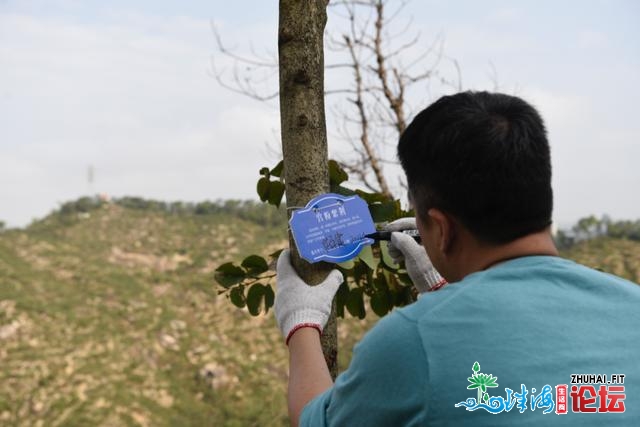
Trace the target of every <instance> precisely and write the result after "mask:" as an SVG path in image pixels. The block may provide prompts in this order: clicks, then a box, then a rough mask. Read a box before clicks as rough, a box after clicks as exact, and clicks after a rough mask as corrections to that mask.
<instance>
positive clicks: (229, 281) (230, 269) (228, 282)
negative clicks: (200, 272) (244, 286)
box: [214, 262, 247, 288]
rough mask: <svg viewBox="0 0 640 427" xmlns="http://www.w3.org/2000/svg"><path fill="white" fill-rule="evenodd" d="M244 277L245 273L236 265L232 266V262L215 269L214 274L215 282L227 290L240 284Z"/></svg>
mask: <svg viewBox="0 0 640 427" xmlns="http://www.w3.org/2000/svg"><path fill="white" fill-rule="evenodd" d="M246 277H247V274H246V272H245V271H244V270H243V269H241V268H240V267H238V266H237V265H234V264H233V263H232V262H227V263H226V264H222V265H221V266H220V267H218V268H216V271H215V274H214V278H215V279H216V281H217V282H218V283H220V285H222V287H224V288H229V287H231V286H233V285H235V284H236V283H240V282H242V281H243V280H244V279H245V278H246Z"/></svg>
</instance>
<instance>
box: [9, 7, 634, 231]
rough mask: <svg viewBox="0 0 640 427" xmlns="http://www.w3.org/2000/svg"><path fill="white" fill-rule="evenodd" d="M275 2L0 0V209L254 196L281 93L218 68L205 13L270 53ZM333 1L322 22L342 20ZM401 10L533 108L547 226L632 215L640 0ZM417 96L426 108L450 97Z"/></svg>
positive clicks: (29, 213)
mask: <svg viewBox="0 0 640 427" xmlns="http://www.w3.org/2000/svg"><path fill="white" fill-rule="evenodd" d="M397 3H398V2H397V0H391V1H390V7H392V6H393V5H394V4H397ZM277 8H278V5H277V2H276V1H235V2H231V1H221V0H206V1H205V0H192V1H189V2H180V1H168V0H154V1H151V0H139V1H133V2H132V1H123V0H112V1H109V2H104V1H98V0H0V221H4V222H6V224H7V225H8V226H10V227H22V226H26V225H28V224H29V223H30V222H31V221H32V220H33V219H36V218H41V217H43V216H45V215H46V214H47V213H49V212H50V211H51V210H53V209H55V208H57V207H58V206H59V205H60V203H63V202H65V201H68V200H73V199H76V198H78V197H81V196H84V195H90V194H91V195H92V194H96V193H106V194H109V195H111V196H115V197H119V196H125V195H131V196H141V197H146V198H155V199H160V200H167V201H174V200H182V201H200V200H216V199H228V198H234V199H256V198H257V196H256V194H255V183H256V180H257V178H258V170H259V169H260V168H261V167H262V166H272V165H274V164H275V162H276V159H275V157H274V154H273V147H277V146H278V141H279V139H278V135H279V115H278V107H277V103H274V102H271V103H261V102H257V101H255V100H252V99H249V98H247V97H243V96H241V95H238V94H235V93H233V92H231V91H229V90H227V89H225V88H223V87H221V86H220V85H219V84H218V82H217V81H216V79H215V78H213V76H212V57H213V58H214V60H215V63H216V66H217V67H218V69H220V68H222V69H224V68H225V67H230V66H231V64H230V62H229V60H228V58H224V57H221V56H220V55H219V53H218V52H217V49H216V43H215V38H214V36H213V32H212V30H211V23H212V22H213V23H215V26H216V28H217V29H218V31H219V33H220V34H221V36H222V37H223V39H224V40H225V43H227V44H228V45H229V46H231V47H234V48H236V49H238V50H239V51H244V52H247V51H250V50H251V49H253V50H255V51H256V52H258V53H259V54H260V55H263V56H267V57H269V56H273V55H275V52H277V45H276V35H277V24H278V23H277V21H278V12H277ZM332 13H333V12H330V14H329V23H328V29H329V31H337V30H339V29H340V25H341V24H340V23H339V19H338V18H337V16H333V15H332ZM405 17H406V18H405ZM399 19H400V21H402V20H403V19H404V21H405V22H407V21H409V20H410V22H409V24H410V28H411V30H412V31H415V32H419V33H420V37H421V43H425V45H426V44H427V43H429V42H430V41H432V40H435V39H441V40H443V43H444V51H445V53H446V55H447V57H449V58H454V59H455V60H456V61H457V62H458V64H459V65H460V69H461V71H462V84H463V87H464V88H465V89H473V90H485V89H486V90H492V89H493V88H494V86H495V84H496V83H497V84H498V87H499V90H501V91H504V92H506V93H511V94H515V95H518V96H521V97H523V98H524V99H526V100H527V101H530V102H531V103H532V104H533V105H534V106H536V107H537V108H538V109H539V111H540V112H541V114H542V116H543V118H544V119H545V121H546V124H547V127H548V131H549V140H550V144H551V148H552V159H553V185H554V191H555V209H554V221H555V222H556V224H557V225H559V226H561V227H566V226H570V225H571V224H573V223H574V222H575V221H576V220H577V219H579V218H581V217H584V216H587V215H590V214H595V215H598V216H600V215H603V214H608V215H610V216H611V217H613V218H614V219H636V218H640V198H639V197H638V190H637V188H638V187H639V185H640V167H639V166H640V165H639V163H640V120H638V119H637V115H638V113H637V108H636V103H637V101H638V100H639V99H640V25H637V23H638V22H640V2H637V1H634V0H627V1H625V0H610V1H598V0H582V1H575V0H574V1H563V2H557V1H550V0H545V1H540V0H538V1H531V0H523V1H518V2H513V1H497V0H489V1H482V2H477V1H472V0H465V1H463V0H458V1H444V0H441V1H431V0H420V1H418V0H414V1H413V2H411V3H409V4H408V5H407V6H406V7H405V9H404V10H403V11H402V12H401V15H399ZM327 55H328V57H327V62H330V61H331V59H332V58H331V53H328V54H327ZM442 72H443V73H447V72H453V71H452V69H450V70H448V71H447V69H444V70H442ZM327 79H328V80H329V79H332V80H331V83H332V84H340V81H337V82H336V81H335V80H336V79H338V80H339V79H340V77H335V76H329V75H327ZM276 83H277V76H276V79H275V80H273V83H272V84H276ZM266 84H268V83H266ZM274 88H275V86H274ZM412 90H413V92H412V93H411V97H412V101H413V102H414V104H416V105H417V106H419V107H420V108H422V107H426V106H427V105H428V104H429V103H430V102H433V101H435V100H436V99H437V97H439V96H440V95H443V94H446V93H451V92H452V91H453V89H451V88H449V89H447V88H430V89H429V88H426V87H418V86H416V87H414V88H413V89H412ZM340 102H346V101H341V100H340V99H339V98H332V99H331V100H330V101H328V103H331V105H335V104H336V103H337V104H338V105H339V103H340ZM329 126H330V127H331V126H332V123H331V122H330V123H329ZM332 135H333V133H332V131H331V129H329V136H330V139H329V150H330V156H333V157H339V156H341V155H345V153H346V152H348V150H349V148H348V146H345V145H344V143H343V142H342V141H340V140H338V139H336V138H333V137H332ZM393 142H394V143H395V141H393ZM269 147H271V148H269ZM276 150H277V148H276ZM89 168H91V169H92V170H93V179H92V180H91V181H90V180H89V176H88V175H89V172H88V171H89ZM392 181H394V182H395V181H396V180H392Z"/></svg>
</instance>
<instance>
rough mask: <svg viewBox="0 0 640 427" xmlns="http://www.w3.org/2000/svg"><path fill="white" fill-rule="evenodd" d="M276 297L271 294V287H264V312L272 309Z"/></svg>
mask: <svg viewBox="0 0 640 427" xmlns="http://www.w3.org/2000/svg"><path fill="white" fill-rule="evenodd" d="M275 299H276V296H275V294H274V293H273V288H272V287H271V285H266V286H265V287H264V312H265V313H268V312H269V309H270V308H271V307H273V303H274V302H275Z"/></svg>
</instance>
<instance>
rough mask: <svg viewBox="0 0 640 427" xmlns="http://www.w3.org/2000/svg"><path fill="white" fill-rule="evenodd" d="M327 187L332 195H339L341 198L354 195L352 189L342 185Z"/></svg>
mask: <svg viewBox="0 0 640 427" xmlns="http://www.w3.org/2000/svg"><path fill="white" fill-rule="evenodd" d="M329 187H330V190H331V192H332V193H336V194H340V195H342V196H353V195H355V194H356V192H355V191H353V190H352V189H350V188H347V187H343V186H342V185H337V184H330V185H329Z"/></svg>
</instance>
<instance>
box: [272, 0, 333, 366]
mask: <svg viewBox="0 0 640 427" xmlns="http://www.w3.org/2000/svg"><path fill="white" fill-rule="evenodd" d="M327 3H328V1H326V0H280V19H279V28H278V58H279V72H280V127H281V134H282V153H283V157H284V173H285V175H284V176H285V183H286V196H287V208H288V212H289V214H291V212H292V210H293V209H296V208H300V207H303V206H305V205H306V204H307V202H308V201H309V200H310V199H311V198H313V197H315V196H317V195H319V194H322V193H327V192H328V191H329V168H328V151H327V130H326V124H325V113H324V50H323V39H324V27H325V24H326V22H327ZM289 246H290V247H291V249H292V251H291V257H292V262H293V265H294V267H295V269H296V270H297V271H298V274H300V277H302V279H304V281H305V282H307V283H308V284H310V285H316V284H318V283H320V282H322V281H323V280H324V279H325V277H326V276H327V274H328V273H329V271H331V269H332V268H333V266H332V265H329V264H326V263H316V264H309V263H307V262H306V261H304V260H302V259H300V257H299V256H298V252H297V250H296V247H295V243H294V241H293V238H292V236H291V234H290V235H289ZM321 341H322V349H323V352H324V357H325V360H326V361H327V366H328V367H329V371H330V372H331V376H332V377H333V378H335V376H336V374H337V372H338V367H337V354H338V342H337V326H336V314H335V306H334V308H333V310H332V315H331V317H330V318H329V323H328V324H327V325H326V327H325V329H324V332H323V334H322V339H321Z"/></svg>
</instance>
